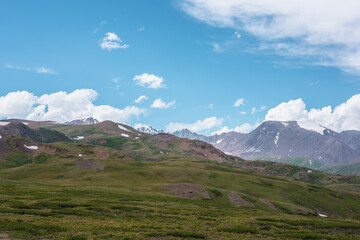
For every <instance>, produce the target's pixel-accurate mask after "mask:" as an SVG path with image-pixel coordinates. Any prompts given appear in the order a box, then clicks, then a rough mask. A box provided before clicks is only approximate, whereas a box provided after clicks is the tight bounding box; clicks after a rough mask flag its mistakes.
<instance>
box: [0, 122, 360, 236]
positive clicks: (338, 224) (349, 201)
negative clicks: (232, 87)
mask: <svg viewBox="0 0 360 240" xmlns="http://www.w3.org/2000/svg"><path fill="white" fill-rule="evenodd" d="M123 127H124V128H125V129H127V130H124V129H122V128H121V127H119V126H118V125H113V124H112V123H110V124H109V123H106V124H105V125H104V124H103V125H101V124H97V125H94V126H67V125H60V126H56V131H60V132H63V133H64V134H67V135H69V136H71V137H76V136H84V138H83V139H80V140H79V141H78V142H75V143H71V142H57V143H38V142H33V141H30V140H28V139H25V138H22V137H18V136H12V135H7V136H4V138H2V139H0V144H2V145H1V146H7V147H6V151H5V150H4V149H5V148H1V149H0V151H2V155H0V159H2V160H0V169H1V170H0V178H1V179H0V212H1V218H0V234H1V233H4V234H5V233H6V234H10V237H12V238H16V239H19V238H21V239H43V238H46V239H356V238H357V237H358V236H359V234H360V231H359V229H360V221H359V220H360V195H359V194H358V193H357V191H358V189H359V186H360V178H359V177H355V176H342V175H332V174H326V173H322V172H318V171H313V172H311V173H308V172H307V171H308V169H307V168H303V167H297V166H291V165H286V164H282V163H273V162H266V161H254V162H250V161H244V160H242V159H239V158H233V157H231V156H227V155H226V154H224V153H222V152H221V151H219V150H217V149H215V148H213V147H212V146H211V145H208V144H206V143H203V142H200V141H192V140H188V139H181V138H177V137H174V136H171V135H167V134H160V135H155V136H151V135H146V134H141V133H139V132H137V131H136V130H134V129H130V128H129V127H127V126H123ZM118 129H119V130H118ZM125 132H128V133H125ZM121 134H122V135H121ZM124 134H126V135H124ZM26 144H31V145H36V146H37V149H27V148H26V147H25V148H24V145H26ZM20 159H27V160H26V161H20ZM321 216H323V217H321ZM325 216H326V217H325Z"/></svg>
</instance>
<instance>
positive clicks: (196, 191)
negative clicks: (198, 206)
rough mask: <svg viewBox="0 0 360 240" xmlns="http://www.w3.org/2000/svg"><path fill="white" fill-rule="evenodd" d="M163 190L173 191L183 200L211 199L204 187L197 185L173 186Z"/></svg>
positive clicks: (165, 187) (167, 186)
mask: <svg viewBox="0 0 360 240" xmlns="http://www.w3.org/2000/svg"><path fill="white" fill-rule="evenodd" d="M163 188H164V189H168V190H171V192H172V193H173V194H174V196H177V197H181V198H186V199H191V200H201V199H210V195H209V193H208V192H207V191H206V190H205V189H204V188H203V187H201V186H199V185H195V184H172V185H166V186H164V187H163Z"/></svg>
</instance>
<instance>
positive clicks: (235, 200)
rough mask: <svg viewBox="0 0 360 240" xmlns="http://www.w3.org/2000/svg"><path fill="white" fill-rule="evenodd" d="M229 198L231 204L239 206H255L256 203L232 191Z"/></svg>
mask: <svg viewBox="0 0 360 240" xmlns="http://www.w3.org/2000/svg"><path fill="white" fill-rule="evenodd" d="M228 199H229V202H230V203H231V204H234V205H238V206H247V207H254V204H252V203H249V202H247V201H245V200H244V199H243V198H242V197H241V196H240V195H239V194H237V193H235V192H231V193H229V194H228Z"/></svg>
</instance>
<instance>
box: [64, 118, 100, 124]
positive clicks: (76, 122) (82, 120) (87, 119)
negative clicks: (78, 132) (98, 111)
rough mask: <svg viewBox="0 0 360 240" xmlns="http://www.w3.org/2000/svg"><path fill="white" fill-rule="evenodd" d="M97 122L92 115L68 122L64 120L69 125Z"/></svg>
mask: <svg viewBox="0 0 360 240" xmlns="http://www.w3.org/2000/svg"><path fill="white" fill-rule="evenodd" d="M98 123H99V121H98V120H97V119H95V118H92V117H84V118H79V119H74V120H72V121H70V122H66V124H69V125H93V124H98Z"/></svg>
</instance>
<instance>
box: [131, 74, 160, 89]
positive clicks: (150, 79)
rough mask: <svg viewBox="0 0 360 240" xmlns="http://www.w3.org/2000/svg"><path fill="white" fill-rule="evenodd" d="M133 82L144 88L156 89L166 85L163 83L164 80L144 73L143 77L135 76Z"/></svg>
mask: <svg viewBox="0 0 360 240" xmlns="http://www.w3.org/2000/svg"><path fill="white" fill-rule="evenodd" d="M133 80H134V81H135V83H136V84H137V85H139V86H142V87H147V88H154V89H156V88H164V87H165V84H164V83H163V82H164V79H163V78H162V77H158V76H156V75H154V74H148V73H143V74H141V75H135V77H134V78H133Z"/></svg>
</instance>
